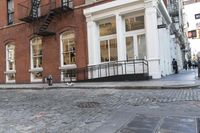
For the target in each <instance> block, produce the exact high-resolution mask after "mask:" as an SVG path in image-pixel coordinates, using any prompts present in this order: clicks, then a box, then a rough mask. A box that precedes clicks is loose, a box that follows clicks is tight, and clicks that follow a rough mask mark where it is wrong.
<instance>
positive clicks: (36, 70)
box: [28, 68, 43, 72]
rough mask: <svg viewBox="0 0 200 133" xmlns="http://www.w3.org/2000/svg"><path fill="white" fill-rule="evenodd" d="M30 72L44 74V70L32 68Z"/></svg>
mask: <svg viewBox="0 0 200 133" xmlns="http://www.w3.org/2000/svg"><path fill="white" fill-rule="evenodd" d="M28 71H29V72H42V71H43V68H32V69H29V70H28Z"/></svg>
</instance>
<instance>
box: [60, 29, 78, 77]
mask: <svg viewBox="0 0 200 133" xmlns="http://www.w3.org/2000/svg"><path fill="white" fill-rule="evenodd" d="M60 42H61V43H60V44H61V45H60V57H61V79H62V80H66V78H68V77H74V78H75V77H76V74H75V73H74V69H75V68H76V50H75V48H76V44H75V33H74V31H73V30H70V31H66V32H64V33H62V34H61V36H60Z"/></svg>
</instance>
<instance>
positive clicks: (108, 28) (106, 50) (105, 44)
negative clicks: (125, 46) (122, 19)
mask: <svg viewBox="0 0 200 133" xmlns="http://www.w3.org/2000/svg"><path fill="white" fill-rule="evenodd" d="M99 34H100V53H101V55H100V56H101V62H109V61H116V60H118V56H117V38H116V36H117V35H116V20H115V18H110V19H107V20H102V21H100V22H99Z"/></svg>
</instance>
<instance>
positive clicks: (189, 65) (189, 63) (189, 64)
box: [188, 59, 192, 69]
mask: <svg viewBox="0 0 200 133" xmlns="http://www.w3.org/2000/svg"><path fill="white" fill-rule="evenodd" d="M191 66H192V62H191V60H190V59H189V60H188V67H189V69H191Z"/></svg>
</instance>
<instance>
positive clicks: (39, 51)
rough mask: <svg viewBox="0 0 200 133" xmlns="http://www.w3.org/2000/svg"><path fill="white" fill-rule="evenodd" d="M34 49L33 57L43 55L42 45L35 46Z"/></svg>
mask: <svg viewBox="0 0 200 133" xmlns="http://www.w3.org/2000/svg"><path fill="white" fill-rule="evenodd" d="M32 48H33V56H39V55H42V45H41V44H37V45H33V46H32Z"/></svg>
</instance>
